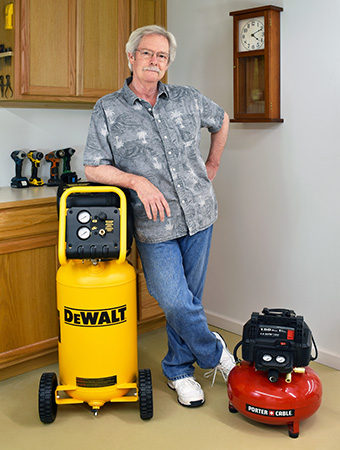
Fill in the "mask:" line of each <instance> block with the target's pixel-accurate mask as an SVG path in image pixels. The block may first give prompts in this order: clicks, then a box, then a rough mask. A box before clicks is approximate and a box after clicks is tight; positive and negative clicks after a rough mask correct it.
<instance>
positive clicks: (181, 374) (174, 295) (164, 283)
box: [137, 226, 222, 380]
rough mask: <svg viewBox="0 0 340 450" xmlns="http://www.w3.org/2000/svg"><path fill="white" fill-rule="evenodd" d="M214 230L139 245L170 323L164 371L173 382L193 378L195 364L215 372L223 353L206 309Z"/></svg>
mask: <svg viewBox="0 0 340 450" xmlns="http://www.w3.org/2000/svg"><path fill="white" fill-rule="evenodd" d="M212 228H213V227H212V226H211V227H210V228H208V229H206V230H204V231H201V232H199V233H197V234H195V235H193V236H188V235H187V236H184V237H182V238H179V239H174V240H171V241H167V242H162V243H159V244H149V243H144V242H139V241H137V247H138V251H139V255H140V258H141V261H142V265H143V270H144V274H145V278H146V283H147V287H148V291H149V293H150V294H151V295H152V296H153V297H155V299H156V300H157V301H158V303H159V305H160V307H161V308H162V309H163V311H164V313H165V317H166V320H167V325H166V328H167V334H168V353H167V355H166V356H165V358H164V359H163V361H162V368H163V373H164V375H165V376H166V377H167V378H168V379H170V380H178V379H180V378H186V377H191V376H193V374H194V370H195V369H194V366H193V364H194V363H195V362H196V363H197V364H198V365H199V366H200V367H202V368H203V369H210V368H213V367H215V366H216V365H217V364H218V363H219V360H220V357H221V354H222V344H221V343H220V342H219V341H218V340H217V339H216V337H215V336H214V335H213V334H212V332H211V331H210V330H209V328H208V323H207V319H206V316H205V313H204V309H203V306H202V294H203V288H204V282H205V276H206V271H207V266H208V259H209V251H210V243H211V235H212Z"/></svg>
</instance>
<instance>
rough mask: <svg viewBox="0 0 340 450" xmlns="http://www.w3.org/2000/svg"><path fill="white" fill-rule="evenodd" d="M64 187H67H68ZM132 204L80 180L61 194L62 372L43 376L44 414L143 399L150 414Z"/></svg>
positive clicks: (143, 411)
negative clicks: (131, 252) (140, 346)
mask: <svg viewBox="0 0 340 450" xmlns="http://www.w3.org/2000/svg"><path fill="white" fill-rule="evenodd" d="M63 189H64V187H63V186H61V190H63ZM127 228H128V224H127V202H126V197H125V194H124V192H123V191H122V190H121V189H118V188H116V187H113V186H91V185H78V186H74V187H71V188H66V189H65V191H64V192H63V193H62V195H61V197H60V214H59V246H58V247H59V248H58V252H59V262H60V268H59V270H58V273H57V307H58V318H59V343H58V352H59V377H60V383H59V384H58V381H57V375H56V374H55V373H43V374H42V376H41V379H40V385H39V416H40V420H41V421H42V422H43V423H51V422H53V421H54V420H55V417H56V413H57V406H58V405H68V404H77V403H84V402H86V403H88V405H89V406H90V407H91V408H92V411H93V412H94V414H95V415H97V413H98V411H99V409H100V408H101V407H102V406H103V405H104V403H106V402H137V401H138V400H139V406H140V416H141V418H142V419H151V418H152V416H153V399H152V384H151V372H150V370H149V369H144V370H139V371H138V369H137V312H136V308H137V306H136V273H135V270H134V268H133V266H132V265H131V264H130V263H129V262H128V261H127V260H126V250H127V248H129V244H130V243H131V242H132V234H131V239H129V238H128V237H127V234H128V233H127Z"/></svg>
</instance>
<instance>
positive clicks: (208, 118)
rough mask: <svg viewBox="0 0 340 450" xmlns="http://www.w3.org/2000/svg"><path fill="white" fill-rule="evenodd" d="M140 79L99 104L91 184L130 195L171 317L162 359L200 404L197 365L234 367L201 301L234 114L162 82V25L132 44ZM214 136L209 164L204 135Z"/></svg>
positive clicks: (170, 51) (152, 286) (189, 399)
mask: <svg viewBox="0 0 340 450" xmlns="http://www.w3.org/2000/svg"><path fill="white" fill-rule="evenodd" d="M126 53H127V58H128V63H129V67H130V69H131V71H132V77H131V78H128V79H127V80H126V81H125V84H124V86H123V88H122V89H121V90H119V91H117V92H114V93H112V94H109V95H106V96H105V97H103V98H102V99H100V100H99V101H98V102H97V104H96V106H95V107H94V110H93V114H92V119H91V123H90V127H89V134H88V139H87V144H86V147H85V153H84V165H85V173H86V176H87V178H88V179H89V180H90V181H94V182H98V183H102V184H107V185H116V186H120V187H123V188H128V189H129V190H130V193H131V198H130V201H131V204H132V207H133V212H134V228H135V238H136V244H137V247H138V251H139V254H140V257H141V260H142V264H143V270H144V274H145V277H146V282H147V286H148V290H149V292H150V294H151V295H153V296H154V297H155V298H156V299H157V300H158V303H159V305H160V306H161V308H162V309H163V310H164V313H165V316H166V319H167V334H168V347H169V348H168V353H167V355H166V356H165V358H164V359H163V361H162V368H163V373H164V375H165V376H166V377H167V379H168V386H169V387H170V388H171V389H173V390H176V391H177V398H178V401H179V403H181V404H182V405H183V406H189V407H195V406H200V405H202V404H203V403H204V392H203V390H202V388H201V386H200V384H199V383H198V382H197V381H196V380H195V378H194V367H193V364H194V363H195V362H196V363H197V364H198V365H199V366H200V367H202V368H210V369H211V368H213V371H212V372H214V376H215V375H216V371H219V372H220V373H221V374H222V375H223V377H224V379H225V380H226V379H227V376H228V374H229V372H230V370H231V369H232V368H233V366H234V365H235V362H234V359H233V357H232V355H231V354H230V353H229V351H228V350H227V347H226V344H225V342H224V340H223V338H222V337H221V336H220V335H218V334H217V333H212V332H211V331H210V330H209V328H208V325H207V320H206V317H205V313H204V310H203V307H202V294H203V287H204V282H205V275H206V269H207V264H208V256H209V250H210V242H211V234H212V226H213V223H214V222H215V220H216V219H217V204H216V199H215V194H214V191H213V187H212V183H211V182H212V180H213V179H214V178H215V176H216V173H217V170H218V167H219V164H220V160H221V156H222V152H223V149H224V146H225V143H226V140H227V136H228V129H229V118H228V115H227V114H226V113H225V112H224V111H223V110H222V108H220V107H219V106H218V105H216V104H215V103H214V102H212V101H211V100H209V99H207V98H206V97H204V96H203V95H202V94H201V93H199V92H198V91H197V90H195V89H193V88H191V87H180V86H173V85H164V84H162V83H161V82H160V80H161V78H162V77H163V76H164V74H165V72H166V70H167V69H168V67H169V65H170V64H171V63H172V61H173V60H174V58H175V54H176V41H175V38H174V36H173V35H172V34H171V33H169V32H167V31H166V30H165V29H163V28H161V27H158V26H147V27H143V28H139V29H137V30H135V31H134V32H133V33H132V34H131V36H130V38H129V41H128V43H127V44H126ZM202 127H206V128H208V130H209V131H210V132H211V146H210V151H209V155H208V158H207V161H206V162H205V163H204V161H203V160H202V157H201V155H200V151H199V145H200V128H202Z"/></svg>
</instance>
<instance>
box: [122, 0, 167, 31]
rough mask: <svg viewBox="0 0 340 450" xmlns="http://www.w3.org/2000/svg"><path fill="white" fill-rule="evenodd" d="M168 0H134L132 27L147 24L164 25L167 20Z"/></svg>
mask: <svg viewBox="0 0 340 450" xmlns="http://www.w3.org/2000/svg"><path fill="white" fill-rule="evenodd" d="M166 8H167V2H166V0H133V1H132V7H131V14H132V15H131V17H132V28H133V29H136V28H139V27H144V26H145V25H153V24H156V25H162V26H164V27H166V22H167V14H166V13H167V11H166Z"/></svg>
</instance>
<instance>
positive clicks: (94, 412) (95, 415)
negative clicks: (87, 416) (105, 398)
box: [92, 407, 99, 417]
mask: <svg viewBox="0 0 340 450" xmlns="http://www.w3.org/2000/svg"><path fill="white" fill-rule="evenodd" d="M98 411H99V408H95V407H93V408H92V412H93V415H94V417H97V416H98Z"/></svg>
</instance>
